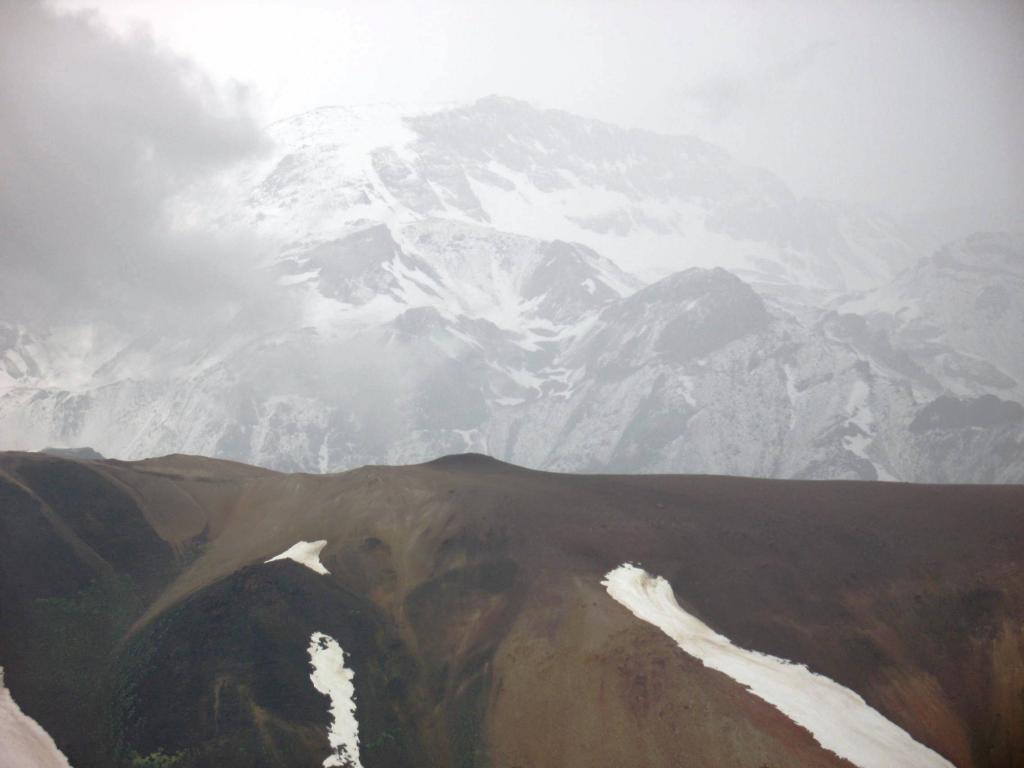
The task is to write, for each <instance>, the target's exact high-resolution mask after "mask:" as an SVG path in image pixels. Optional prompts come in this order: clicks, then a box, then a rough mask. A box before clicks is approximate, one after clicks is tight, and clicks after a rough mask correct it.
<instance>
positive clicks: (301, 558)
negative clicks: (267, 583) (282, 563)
mask: <svg viewBox="0 0 1024 768" xmlns="http://www.w3.org/2000/svg"><path fill="white" fill-rule="evenodd" d="M326 546H327V542H326V541H325V540H323V539H320V540H319V541H300V542H298V543H297V544H293V545H292V546H290V547H288V549H286V550H285V551H284V552H282V553H281V554H280V555H277V556H275V557H272V558H270V559H269V560H267V561H266V562H268V563H272V562H274V561H275V560H294V561H295V562H296V563H300V564H302V565H304V566H306V567H307V568H309V569H310V570H312V571H316V572H317V573H319V574H323V575H326V574H329V573H330V571H328V570H327V569H326V568H324V564H323V563H321V562H320V552H321V550H323V548H324V547H326Z"/></svg>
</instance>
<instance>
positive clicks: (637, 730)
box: [0, 454, 1024, 768]
mask: <svg viewBox="0 0 1024 768" xmlns="http://www.w3.org/2000/svg"><path fill="white" fill-rule="evenodd" d="M1022 510H1024V488H1022V487H1020V486H987V487H986V486H912V485H904V484H892V483H848V482H829V483H821V482H815V483H806V482H800V481H769V480H747V479H738V478H721V477H685V476H658V477H632V476H617V477H612V476H599V475H591V476H580V475H558V474H552V473H541V472H533V471H527V470H523V469H519V468H517V467H514V466H510V465H508V464H503V463H501V462H498V461H495V460H493V459H489V458H487V457H484V456H478V455H465V456H452V457H447V458H445V459H441V460H438V461H435V462H431V463H429V464H425V465H420V466H414V467H400V468H392V467H367V468H363V469H359V470H354V471H352V472H348V473H344V474H339V475H323V476H317V475H306V474H300V475H283V474H278V473H275V472H271V471H268V470H264V469H259V468H255V467H248V466H244V465H240V464H234V463H230V462H223V461H215V460H211V459H200V458H193V457H187V456H171V457H166V458H164V459H157V460H149V461H144V462H138V463H124V462H117V461H85V462H83V461H72V460H67V459H61V458H55V457H49V456H43V455H39V454H2V455H0V604H2V605H3V611H2V612H0V663H2V664H3V666H4V668H5V670H6V672H7V674H6V683H7V685H8V686H9V688H10V690H11V692H12V693H13V695H14V697H15V699H16V700H17V701H18V703H19V704H20V706H21V708H22V710H23V711H24V713H25V714H26V715H27V716H30V717H32V718H34V719H35V720H36V721H38V722H39V723H40V724H41V725H42V726H43V727H44V728H46V730H47V731H48V732H49V733H50V734H51V735H52V736H53V738H54V739H55V741H56V744H57V746H58V747H59V748H60V749H61V750H62V751H63V752H64V754H66V755H67V756H68V758H69V760H70V762H71V764H72V765H74V766H76V768H99V767H101V766H102V768H112V767H114V768H119V767H120V766H130V765H132V764H133V761H138V760H139V759H140V758H145V757H147V756H154V755H159V754H162V755H164V756H165V759H170V760H171V761H172V764H173V765H175V766H178V768H192V767H193V766H196V767H203V768H205V767H206V766H219V767H221V768H232V767H233V766H240V767H241V766H245V767H246V768H251V767H252V766H257V767H262V766H289V767H290V766H307V765H308V766H310V767H312V766H319V765H321V764H323V763H324V760H325V759H327V758H328V757H329V755H330V754H331V751H332V747H331V744H343V745H344V747H345V750H346V752H345V754H347V755H349V756H350V757H352V751H353V750H354V749H355V746H354V745H356V744H358V751H359V755H358V759H359V761H360V763H361V764H362V765H363V766H366V768H374V767H375V766H438V765H490V766H495V768H512V766H517V765H531V766H536V767H537V768H545V767H546V766H550V767H551V768H555V767H556V766H559V767H560V766H580V767H581V768H582V766H601V767H602V768H603V767H607V768H612V766H623V765H639V764H643V765H647V766H652V768H653V767H657V766H666V768H667V767H668V766H673V767H674V766H678V765H679V764H680V763H681V761H682V762H685V763H689V762H693V763H695V764H700V765H741V766H754V767H755V768H756V767H757V766H761V765H789V766H822V767H826V766H828V767H831V768H834V767H837V766H848V765H850V763H848V762H844V761H842V760H840V759H839V758H838V757H836V755H834V754H832V753H830V752H829V751H827V750H825V749H823V748H822V747H821V746H820V745H819V744H818V743H817V742H816V741H815V740H814V738H812V736H811V734H810V733H809V732H808V731H806V730H804V728H802V727H801V726H799V725H797V723H796V722H794V721H793V720H791V719H789V717H787V716H786V715H785V714H783V712H782V711H780V710H779V709H777V708H775V707H774V706H772V705H771V704H770V703H768V701H766V700H764V699H762V698H759V697H757V696H755V695H754V694H752V693H750V692H749V691H747V690H746V689H745V688H744V687H742V686H741V685H739V684H738V683H736V682H735V681H734V680H733V679H732V678H731V677H730V676H729V675H727V674H723V673H722V672H719V671H716V670H715V669H712V668H709V667H706V666H703V665H702V664H701V662H700V661H699V660H698V659H697V658H695V657H694V656H692V655H689V654H688V653H685V652H683V651H682V650H681V648H680V646H677V644H676V642H675V641H673V640H672V639H671V638H669V637H668V636H666V635H665V634H664V633H663V632H662V631H661V630H660V629H658V628H656V627H654V626H652V625H651V624H649V623H648V622H647V621H642V620H640V619H638V618H636V617H635V616H634V615H633V614H632V613H631V612H630V610H628V609H627V608H625V607H624V606H623V605H621V604H620V603H619V602H617V599H613V597H612V596H610V595H609V594H608V592H606V590H605V587H604V585H603V584H602V580H604V579H605V575H606V574H608V573H609V571H611V570H612V569H614V568H617V567H619V566H620V565H621V564H622V563H626V562H636V563H640V564H642V567H643V568H645V569H647V570H649V571H650V572H651V573H656V574H661V575H662V576H664V577H665V578H666V579H667V581H668V584H669V585H670V586H671V590H672V592H674V595H675V599H676V600H678V602H679V604H680V605H681V606H682V607H683V608H685V610H686V612H687V613H688V614H690V615H692V616H694V617H699V620H700V622H701V623H700V625H699V626H701V627H704V629H703V630H702V631H704V632H705V633H707V632H709V631H710V630H714V631H715V632H717V633H720V634H721V635H724V636H726V637H728V638H729V639H730V640H731V641H732V642H733V643H735V645H736V646H737V647H738V648H743V649H754V650H756V651H758V652H760V653H767V654H771V655H773V656H777V657H780V658H782V659H787V660H790V661H793V662H797V663H801V664H806V665H807V666H808V667H809V668H810V670H811V671H812V672H814V673H816V674H818V675H822V676H825V677H827V678H829V679H830V680H832V681H835V683H837V684H839V685H842V686H845V687H847V688H849V689H852V690H853V691H855V692H856V693H857V694H859V695H860V696H862V697H863V698H864V699H865V701H866V703H867V704H868V705H869V706H870V707H872V708H873V709H874V710H876V711H877V712H878V713H880V715H881V716H883V717H885V718H886V719H888V720H889V721H891V722H892V723H893V724H895V725H896V726H898V727H899V728H901V729H903V730H905V731H906V732H907V733H908V734H909V736H910V737H911V738H912V739H914V740H915V741H916V742H918V743H920V744H922V745H924V747H926V748H928V749H931V750H934V751H935V752H937V753H938V754H940V755H942V757H943V758H944V759H946V760H949V761H950V762H952V763H953V764H955V765H957V766H961V767H963V768H996V767H997V766H1007V765H1016V764H1018V763H1019V762H1020V761H1021V760H1022V759H1024V700H1022V699H1021V696H1020V692H1021V690H1022V689H1024V678H1022V677H1021V674H1020V670H1021V669H1022V668H1024V634H1022V627H1024V574H1022V571H1021V567H1020V552H1021V548H1022V546H1024V511H1022ZM323 542H326V543H323ZM298 543H302V544H303V546H304V547H305V549H303V550H302V551H303V553H304V554H302V556H301V557H298V558H297V559H298V561H296V559H290V558H289V557H285V558H281V559H276V560H272V561H270V562H267V561H268V560H270V559H271V558H273V557H275V556H276V555H279V554H281V553H284V552H293V553H294V552H296V551H297V550H296V549H295V548H294V545H296V544H298ZM310 547H312V549H315V551H316V556H315V557H313V558H312V559H310V558H311V556H310V555H309V552H308V551H306V550H309V549H310ZM310 551H312V550H310ZM316 564H320V565H322V567H321V568H315V567H313V565H316ZM708 628H710V630H709V629H708ZM316 638H320V640H321V641H322V644H320V645H317V646H316V649H322V650H324V652H325V657H324V658H319V657H318V659H317V664H318V667H317V671H316V672H315V673H314V670H313V669H312V668H311V666H310V658H311V650H310V649H311V643H312V642H314V640H315V639H316ZM324 638H326V639H327V640H324ZM328 640H329V641H330V642H328ZM316 649H314V650H316ZM327 652H330V653H327ZM331 653H333V656H331ZM328 656H329V657H330V658H327V657H328ZM328 664H333V667H330V668H329V667H328ZM342 664H343V667H342ZM332 669H333V674H334V676H335V678H336V682H337V681H340V682H339V684H338V685H332V684H331V683H330V680H331V678H330V677H329V675H330V674H332V672H331V670H332ZM311 675H312V676H314V677H316V679H315V680H313V679H311ZM342 683H343V685H342ZM321 689H328V690H329V691H330V692H331V695H330V696H328V695H326V694H325V693H323V692H321ZM352 690H354V695H352ZM346 692H347V693H346ZM338 696H341V701H339V700H338ZM332 701H333V702H334V704H335V706H337V707H339V709H337V711H334V712H332V710H331V706H332ZM353 716H354V718H355V720H354V721H353V720H352V719H351V718H352V717H353ZM346 718H348V719H347V720H346ZM818 721H819V723H818V724H819V726H821V725H822V723H821V722H820V717H819V718H818ZM339 723H341V724H342V725H341V726H339ZM356 727H357V729H356ZM824 727H828V724H827V723H825V724H824ZM836 727H837V728H840V729H841V728H842V724H841V723H838V724H836ZM339 729H340V730H339ZM356 733H357V736H356ZM346 734H347V736H346ZM175 760H176V762H173V761H175ZM342 764H344V762H342Z"/></svg>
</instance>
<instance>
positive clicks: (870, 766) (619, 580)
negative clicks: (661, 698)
mask: <svg viewBox="0 0 1024 768" xmlns="http://www.w3.org/2000/svg"><path fill="white" fill-rule="evenodd" d="M601 583H602V584H603V585H604V586H605V587H606V588H607V590H608V594H609V595H611V596H612V597H613V598H614V599H615V600H617V601H618V602H620V603H622V605H624V606H625V607H626V608H628V609H629V610H630V611H631V612H632V613H633V615H634V616H636V617H637V618H640V619H643V620H644V621H646V622H649V623H650V624H653V625H654V626H656V627H657V628H658V629H660V630H661V631H662V632H664V633H665V634H666V635H668V636H669V637H670V638H672V639H673V640H674V641H675V642H676V643H677V644H678V645H679V647H680V648H682V649H683V650H684V651H685V652H686V653H688V654H690V655H691V656H693V657H695V658H697V659H700V661H701V662H703V664H704V666H706V667H710V668H711V669H716V670H718V671H719V672H724V673H725V674H726V675H728V676H729V677H731V678H732V679H733V680H735V681H736V682H738V683H740V684H741V685H743V686H745V687H746V688H747V689H748V690H749V691H750V692H751V693H753V694H754V695H755V696H757V697H759V698H761V699H764V700H765V701H766V702H768V703H769V704H771V705H772V706H773V707H775V708H776V709H778V710H779V711H780V712H782V713H783V714H784V715H786V717H788V718H789V719H791V720H792V721H793V722H795V723H796V724H798V725H800V726H802V727H803V728H806V729H807V730H808V731H810V733H811V735H812V736H813V737H814V739H815V741H817V742H818V743H819V744H820V745H821V746H822V747H824V748H825V749H827V750H829V751H831V752H834V753H835V754H837V755H839V757H842V758H845V759H846V760H849V761H850V762H851V763H853V764H854V765H857V766H860V768H936V766H943V768H953V764H952V763H950V762H949V761H948V760H946V759H945V758H943V757H942V756H941V755H939V754H937V753H936V752H934V751H932V750H931V749H929V748H928V747H926V746H924V745H923V744H920V743H918V742H916V741H914V739H913V738H911V736H910V734H908V733H907V732H906V731H904V730H903V729H902V728H900V727H899V726H898V725H896V724H895V723H892V722H890V721H889V720H887V719H886V718H885V717H883V716H882V715H881V714H880V713H879V712H878V711H876V710H874V709H872V708H871V707H869V706H868V704H867V703H866V702H865V701H864V699H862V698H861V697H860V696H858V695H857V694H856V693H854V692H853V691H851V690H850V689H849V688H844V687H843V686H841V685H839V683H837V682H835V681H833V680H830V679H829V678H827V677H824V676H823V675H818V674H815V673H813V672H811V671H810V670H808V669H807V667H805V666H804V665H802V664H794V663H792V662H789V661H786V660H785V659H780V658H777V657H775V656H769V655H767V654H763V653H757V652H756V651H746V650H744V649H742V648H737V647H736V646H735V645H733V644H732V642H731V641H730V640H729V638H727V637H724V636H723V635H720V634H718V633H717V632H715V631H714V630H713V629H711V628H710V627H709V626H707V625H706V624H705V623H704V622H702V621H700V619H697V618H695V617H694V616H691V615H690V614H688V613H687V612H686V611H684V610H683V609H682V608H680V607H679V604H678V603H677V602H676V598H675V595H674V594H673V592H672V586H671V585H670V584H669V583H668V582H667V581H665V579H662V578H660V577H656V576H651V575H650V574H648V573H647V572H646V571H644V570H642V569H640V568H637V567H636V566H635V565H630V564H626V565H620V566H619V567H618V568H616V569H615V570H613V571H611V572H610V573H609V574H608V575H607V576H605V578H604V581H602V582H601Z"/></svg>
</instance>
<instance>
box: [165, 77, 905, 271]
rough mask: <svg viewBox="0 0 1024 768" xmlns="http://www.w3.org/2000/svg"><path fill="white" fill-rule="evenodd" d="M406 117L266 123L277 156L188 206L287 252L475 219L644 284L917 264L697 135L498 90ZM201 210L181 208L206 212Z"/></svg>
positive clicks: (398, 112) (391, 110)
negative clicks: (394, 229) (541, 104)
mask: <svg viewBox="0 0 1024 768" xmlns="http://www.w3.org/2000/svg"><path fill="white" fill-rule="evenodd" d="M408 112H409V110H406V109H402V108H401V107H397V106H388V105H377V106H372V107H361V108H349V107H332V108H325V109H320V110H316V111H313V112H309V113H305V114H302V115H298V116H296V117H293V118H290V119H287V120H284V121H281V122H279V123H276V124H274V125H272V126H270V129H269V132H270V135H271V137H272V138H273V139H274V140H275V147H276V148H275V149H274V151H272V152H270V153H269V154H268V155H267V156H266V157H264V158H263V159H262V160H261V161H260V162H258V163H254V164H252V165H250V166H247V167H245V168H242V169H240V170H239V171H238V172H237V173H235V174H231V175H230V176H228V177H227V178H225V179H222V180H221V181H220V183H219V184H217V185H215V187H214V188H213V189H211V190H207V194H206V195H205V196H203V197H202V198H201V205H202V206H203V207H205V208H208V209H210V210H213V211H214V214H213V215H214V217H217V218H219V220H220V221H221V222H222V223H225V224H231V225H236V226H237V225H241V226H247V227H255V228H258V229H260V230H261V231H263V232H265V233H267V234H270V235H273V236H275V237H279V238H282V239H283V240H284V241H285V242H287V243H289V244H291V245H293V246H295V247H303V246H304V245H308V244H309V243H311V242H318V241H321V240H324V239H333V238H335V237H337V236H338V234H339V233H340V232H345V231H347V230H349V229H351V228H359V227H361V226H363V225H364V223H365V222H366V221H368V220H369V221H384V222H387V223H391V224H394V223H405V222H408V221H417V220H423V219H426V218H445V219H452V220H456V221H464V222H471V223H477V224H485V225H488V226H491V227H493V228H494V229H497V230H499V231H503V232H516V233H519V234H523V235H528V236H531V237H535V238H538V239H542V240H566V241H571V242H578V243H583V244H585V245H588V246H589V247H591V248H593V249H595V250H596V251H598V252H599V253H601V254H603V255H605V256H607V257H609V258H611V259H613V260H615V261H616V263H618V265H619V266H620V267H622V268H624V269H626V270H628V271H630V272H632V273H635V274H638V275H640V276H641V277H643V278H644V279H656V278H660V277H664V276H665V275H667V274H670V273H672V272H677V271H679V270H681V269H685V268H687V267H691V266H703V267H716V266H718V267H725V268H727V269H731V270H734V271H737V272H738V273H739V274H741V275H742V276H745V277H748V278H751V279H754V280H756V281H759V282H764V283H767V284H778V283H790V284H796V285H800V286H803V287H805V288H820V289H840V290H854V289H866V288H871V287H875V286H877V285H879V284H882V283H884V282H886V281H887V280H888V279H889V278H891V277H892V276H893V275H895V274H896V273H897V272H899V271H900V270H902V269H903V268H904V267H907V266H909V265H910V264H912V263H913V260H914V252H913V249H912V248H911V247H910V246H909V245H908V244H907V242H906V241H905V240H904V239H903V238H902V236H901V235H900V232H899V230H898V228H897V227H896V225H895V224H894V223H893V222H892V221H890V220H888V219H887V218H886V217H884V216H882V215H881V214H878V213H874V212H868V211H861V210H857V209H855V208H854V207H851V206H845V205H841V204H838V203H834V202H828V201H822V200H807V199H801V198H799V197H797V196H796V195H794V194H793V192H792V191H790V190H789V188H787V187H786V185H785V184H784V183H783V182H782V180H780V179H779V178H777V177H776V176H774V175H773V174H771V173H769V172H768V171H765V170H762V169H758V168H749V167H745V166H743V165H741V164H739V163H738V162H736V161H735V160H734V159H733V158H732V157H730V156H729V155H728V154H727V153H726V152H724V151H722V150H721V149H719V148H717V147H715V146H713V145H711V144H708V143H706V142H704V141H701V140H700V139H697V138H694V137H686V136H663V135H659V134H655V133H650V132H647V131H640V130H627V129H623V128H619V127H617V126H614V125H609V124H607V123H603V122H600V121H596V120H588V119H585V118H582V117H578V116H576V115H571V114H569V113H566V112H561V111H557V110H540V109H535V108H533V107H531V106H530V105H528V104H525V103H523V102H520V101H516V100H513V99H506V98H498V97H489V98H486V99H481V100H479V101H477V102H474V103H473V104H470V105H467V106H462V107H455V108H449V109H441V110H437V111H428V112H419V113H416V114H411V115H410V114H408ZM199 207H200V205H199V203H197V201H196V200H195V199H190V200H188V201H183V204H182V208H183V211H189V212H190V213H189V215H190V216H199V215H207V216H208V215H209V214H208V213H199V212H198V208H199Z"/></svg>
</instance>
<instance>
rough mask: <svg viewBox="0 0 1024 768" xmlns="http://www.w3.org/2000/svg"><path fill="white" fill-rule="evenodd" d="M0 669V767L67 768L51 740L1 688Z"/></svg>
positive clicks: (0, 676) (64, 759) (66, 761)
mask: <svg viewBox="0 0 1024 768" xmlns="http://www.w3.org/2000/svg"><path fill="white" fill-rule="evenodd" d="M3 680H4V678H3V667H0V766H3V768H70V763H68V759H67V758H66V757H64V755H63V754H62V753H61V751H60V750H59V749H57V745H56V744H55V743H54V741H53V739H52V738H51V737H50V734H48V733H47V732H46V731H45V730H43V727H42V726H41V725H39V723H37V722H36V721H35V720H33V719H32V718H31V717H29V716H28V715H26V714H25V713H24V712H22V711H21V708H20V707H19V706H18V704H17V702H15V701H14V699H13V698H11V692H10V691H8V690H7V688H6V686H4V684H3Z"/></svg>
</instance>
